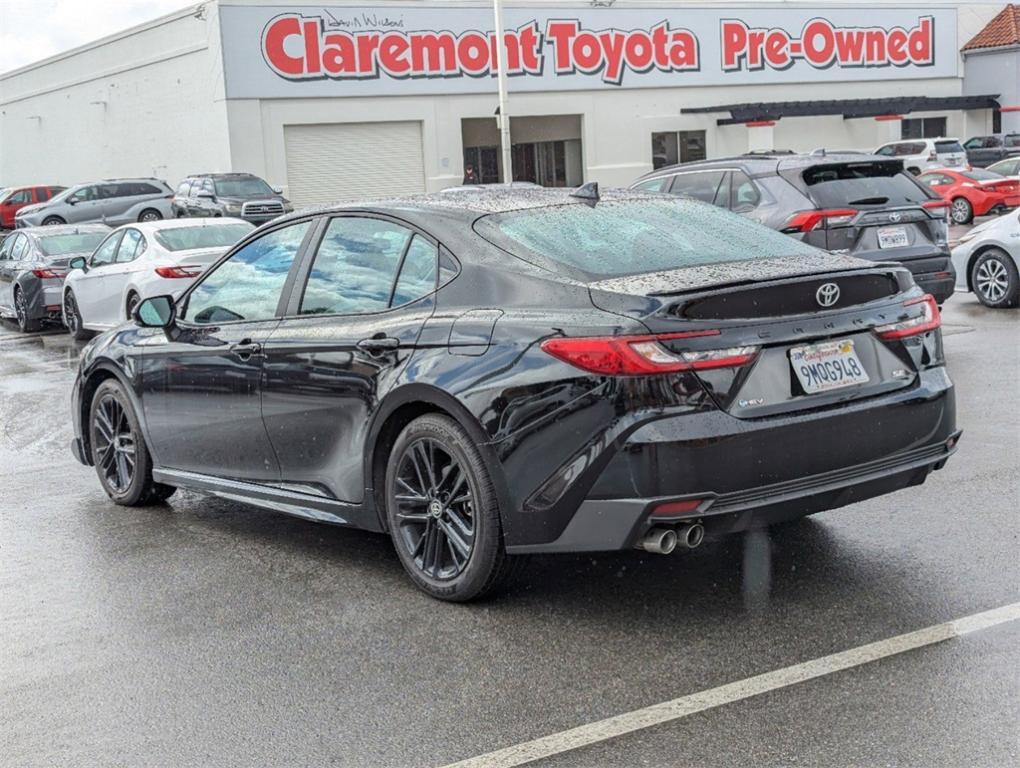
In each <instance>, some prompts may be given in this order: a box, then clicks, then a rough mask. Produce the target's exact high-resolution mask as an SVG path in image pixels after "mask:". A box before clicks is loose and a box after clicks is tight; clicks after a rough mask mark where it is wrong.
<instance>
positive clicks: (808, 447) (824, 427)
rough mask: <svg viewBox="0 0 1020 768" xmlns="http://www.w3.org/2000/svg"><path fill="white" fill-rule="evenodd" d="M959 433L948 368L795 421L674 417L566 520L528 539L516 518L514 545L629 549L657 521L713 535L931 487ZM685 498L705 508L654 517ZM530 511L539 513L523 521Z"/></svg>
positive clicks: (636, 440) (619, 456) (636, 437)
mask: <svg viewBox="0 0 1020 768" xmlns="http://www.w3.org/2000/svg"><path fill="white" fill-rule="evenodd" d="M876 425H881V429H876ZM958 438H959V432H957V430H956V414H955V401H954V393H953V385H952V382H951V381H950V379H949V377H948V375H947V373H946V371H945V369H944V368H943V367H939V368H934V369H929V370H926V371H924V372H923V373H922V374H921V375H920V376H919V378H918V382H917V384H916V386H911V387H909V388H905V389H903V390H899V391H897V392H894V393H891V394H889V395H884V396H880V397H873V398H867V399H866V400H861V401H857V402H855V403H846V404H842V405H839V406H834V407H830V408H824V409H816V410H813V411H803V412H800V413H797V414H793V415H788V416H782V417H774V418H773V417H769V418H757V419H737V418H734V417H732V416H730V415H729V414H727V413H723V412H719V411H714V412H699V413H693V414H686V415H678V416H670V417H666V418H663V419H659V420H656V421H652V422H650V423H648V424H647V425H646V426H644V427H642V428H640V429H638V430H637V431H636V432H634V433H633V434H632V435H631V436H630V437H629V438H628V440H627V442H626V443H625V444H624V445H623V446H622V447H621V448H620V450H619V451H617V453H616V455H615V456H614V457H613V458H612V459H611V460H609V461H608V463H607V464H606V466H605V467H604V469H603V470H602V471H601V473H600V475H599V477H598V479H597V481H596V482H595V483H594V484H593V486H592V487H591V488H590V489H589V490H588V492H587V494H586V497H585V498H584V499H583V501H581V502H580V504H579V505H577V506H576V507H575V510H574V511H573V514H571V515H570V516H569V517H567V519H566V522H565V524H563V525H562V526H560V527H558V529H557V530H554V531H550V530H549V528H548V527H546V529H545V532H546V534H547V535H543V536H536V537H534V538H532V539H531V540H528V537H526V536H521V535H520V534H521V533H523V532H522V531H521V527H522V526H521V525H520V524H521V523H524V525H525V526H526V519H525V520H520V521H517V523H518V524H517V525H516V526H515V527H516V528H517V533H518V535H517V536H515V537H514V539H515V540H513V541H508V547H507V549H508V551H511V552H518V553H528V552H535V553H537V552H571V551H602V550H618V549H629V548H631V547H633V546H634V545H635V543H636V541H637V540H638V539H639V538H640V537H641V535H643V533H644V532H645V531H646V530H647V529H648V528H649V527H651V526H652V525H678V524H681V523H683V522H684V521H690V520H701V521H702V522H703V523H704V524H705V527H706V529H707V531H708V532H709V533H710V534H711V533H714V532H727V531H736V530H741V529H742V528H748V527H752V526H755V525H763V524H768V523H771V522H776V521H779V520H782V519H789V518H793V517H798V516H801V515H805V514H811V513H814V512H820V511H823V510H826V509H833V508H836V507H840V506H844V505H846V504H851V503H854V502H857V501H861V500H864V499H867V498H872V497H874V496H879V495H882V494H885V493H890V492H893V491H896V490H900V489H902V488H906V487H909V486H911V485H916V484H919V483H921V482H924V480H925V478H926V477H927V476H928V474H929V473H930V472H931V471H932V470H933V469H939V468H941V467H942V465H943V464H944V463H945V461H946V459H947V458H948V457H949V456H950V455H951V454H952V453H953V452H954V451H955V449H956V442H957V440H958ZM685 500H687V501H690V500H697V501H698V502H699V503H698V504H697V506H696V507H695V508H693V509H691V510H690V511H685V512H683V513H682V514H678V515H675V516H668V517H666V516H655V518H654V519H652V511H653V510H654V509H655V508H656V507H658V506H659V505H661V504H663V503H665V502H674V501H685ZM530 514H541V513H540V512H538V511H537V510H536V511H535V512H528V511H525V512H524V513H523V514H522V517H523V518H526V517H527V516H528V515H530ZM549 534H551V535H549Z"/></svg>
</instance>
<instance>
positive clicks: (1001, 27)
mask: <svg viewBox="0 0 1020 768" xmlns="http://www.w3.org/2000/svg"><path fill="white" fill-rule="evenodd" d="M1018 44H1020V8H1018V7H1017V6H1016V5H1015V4H1014V3H1010V4H1009V5H1007V6H1006V7H1005V8H1003V9H1002V10H1001V11H1000V12H999V14H998V15H997V16H996V17H995V18H994V19H992V20H991V21H990V22H988V24H986V25H985V28H984V29H982V30H981V31H980V32H978V33H977V34H976V35H974V37H972V38H971V39H970V42H968V43H967V44H966V45H965V46H963V48H962V49H961V50H964V51H970V50H973V49H975V48H1002V47H1004V46H1007V45H1018Z"/></svg>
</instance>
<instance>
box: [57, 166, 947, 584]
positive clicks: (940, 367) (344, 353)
mask: <svg viewBox="0 0 1020 768" xmlns="http://www.w3.org/2000/svg"><path fill="white" fill-rule="evenodd" d="M939 325H940V316H939V310H938V307H937V305H936V302H935V300H934V299H933V298H932V297H931V296H930V295H927V294H925V293H924V292H923V291H922V290H921V289H920V288H918V287H917V286H916V285H915V284H914V282H913V280H912V278H911V276H910V273H909V272H908V271H907V270H906V269H904V268H903V267H902V266H899V265H896V264H876V263H875V262H873V261H863V260H858V259H856V258H853V257H849V256H846V255H839V254H831V253H827V252H823V251H820V250H817V249H816V248H813V247H811V246H809V245H807V244H805V243H801V242H798V241H796V240H794V239H792V238H789V237H787V236H785V235H783V234H781V233H779V232H775V231H773V230H770V229H767V228H765V227H763V226H760V225H758V224H755V223H753V222H751V221H748V220H746V219H744V218H742V217H740V216H737V215H735V214H732V213H729V212H727V211H724V210H720V209H719V208H716V207H714V206H712V205H708V204H705V203H702V202H699V201H695V200H689V199H677V198H671V197H666V196H662V195H657V194H646V193H640V192H633V191H627V192H624V191H608V192H603V193H601V194H600V193H599V190H598V188H597V185H594V184H589V185H585V186H584V187H582V188H580V189H578V190H574V191H570V190H530V189H528V190H524V189H514V188H504V189H498V190H494V191H491V192H488V191H486V192H470V193H467V192H465V193H457V192H454V193H449V194H443V195H433V196H423V197H416V198H408V199H396V200H390V201H384V202H372V203H367V202H366V203H361V204H350V205H343V206H338V207H333V208H328V209H322V210H316V211H310V212H302V213H298V214H294V215H291V216H288V217H285V218H282V219H279V220H276V221H274V222H272V223H271V224H269V225H266V226H264V227H262V228H260V229H258V230H256V231H255V232H253V233H252V234H250V235H249V236H247V237H246V238H244V239H243V240H242V241H241V242H240V243H238V244H237V245H236V246H234V247H233V248H232V249H231V250H230V251H229V252H228V253H227V254H225V255H224V256H223V257H222V258H221V259H220V260H219V261H218V262H216V264H214V265H213V266H212V267H211V268H209V269H208V270H207V271H206V272H204V273H203V274H202V276H201V277H200V278H199V279H198V280H197V281H196V282H195V283H194V284H193V285H192V286H190V287H189V289H188V290H187V291H186V292H184V293H183V294H182V295H181V296H180V297H179V298H177V299H174V298H172V297H170V296H158V297H150V298H148V299H146V300H145V301H143V302H141V303H140V304H139V306H138V307H137V308H136V309H135V311H134V321H133V322H132V323H129V324H127V325H123V326H121V327H119V328H116V329H113V330H111V331H108V332H106V333H104V334H103V335H101V336H99V337H98V338H96V339H95V340H93V341H92V342H91V343H90V344H89V345H88V346H87V347H86V348H85V350H84V351H83V354H82V356H81V363H80V369H79V371H78V376H77V380H76V384H75V390H74V392H75V395H74V405H73V413H74V422H75V433H76V437H75V439H74V441H73V444H72V450H73V451H74V453H75V456H76V457H77V458H78V460H79V461H81V462H82V463H85V464H88V465H93V466H95V468H96V471H97V474H98V477H99V482H100V483H101V484H102V487H103V489H104V490H105V492H106V493H107V494H108V495H109V497H110V498H111V499H112V500H113V501H114V502H115V503H117V504H121V505H125V506H135V505H143V504H153V503H158V502H161V501H163V500H165V499H167V498H169V497H170V496H171V495H172V494H173V493H174V491H175V489H177V488H187V489H192V490H198V491H205V492H209V493H213V494H218V495H220V496H223V497H226V498H229V499H233V500H240V501H245V502H249V503H251V504H253V505H258V506H261V507H266V508H270V509H273V510H277V511H280V512H285V513H289V514H293V515H298V516H302V517H306V518H310V519H313V520H318V521H325V522H331V523H336V524H340V525H347V526H355V527H359V528H363V529H368V530H371V531H379V532H385V533H387V534H388V535H389V536H391V537H392V540H393V544H394V546H395V548H396V552H397V554H398V556H399V559H400V561H401V563H402V564H403V566H404V568H405V569H406V570H407V572H408V573H409V574H410V577H411V579H413V581H414V582H415V583H416V584H417V585H418V586H419V587H420V588H422V589H423V590H425V591H426V592H428V593H429V594H431V595H433V596H435V597H438V598H442V599H446V600H468V599H471V598H475V597H479V596H481V595H483V594H485V593H487V592H489V591H491V590H493V589H494V588H495V587H496V586H497V585H499V584H500V583H501V582H502V581H503V580H504V579H505V578H506V577H507V575H508V574H509V573H510V572H511V571H512V569H513V566H514V565H515V564H516V563H517V562H519V561H520V559H521V558H520V556H521V555H525V554H528V553H553V552H579V551H599V550H627V549H642V550H645V551H650V552H657V553H669V552H671V551H673V550H674V549H675V548H683V547H693V546H697V545H698V544H699V543H700V542H701V540H702V537H703V536H704V535H705V534H706V533H707V534H710V535H713V536H716V535H722V534H725V533H728V532H734V531H740V530H744V529H747V528H749V527H755V526H762V525H768V524H771V523H775V522H780V521H786V520H791V519H795V518H798V517H803V516H805V515H810V514H812V513H815V512H819V511H822V510H827V509H832V508H835V507H840V506H843V505H847V504H850V503H853V502H857V501H861V500H862V499H867V498H871V497H875V496H878V495H881V494H886V493H890V492H893V491H897V490H900V489H904V488H907V487H910V486H914V485H917V484H919V483H922V482H924V481H925V479H926V478H927V477H928V475H929V473H930V472H931V471H932V470H934V469H939V468H941V467H942V466H943V464H944V463H945V462H946V460H947V458H948V457H949V456H950V455H951V454H952V453H953V451H954V450H955V448H956V443H957V440H958V436H959V433H958V431H957V429H956V424H955V408H954V399H953V385H952V382H951V381H950V378H949V376H948V374H947V372H946V368H945V364H944V359H943V350H942V338H941V332H940V328H939Z"/></svg>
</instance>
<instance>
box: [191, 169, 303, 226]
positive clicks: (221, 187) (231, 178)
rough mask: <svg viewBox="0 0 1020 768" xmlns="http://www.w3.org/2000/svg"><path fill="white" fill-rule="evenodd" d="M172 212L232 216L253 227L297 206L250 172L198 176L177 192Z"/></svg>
mask: <svg viewBox="0 0 1020 768" xmlns="http://www.w3.org/2000/svg"><path fill="white" fill-rule="evenodd" d="M172 205H173V213H174V216H176V217H178V218H184V217H189V216H233V217H234V218H238V219H244V220H245V221H250V222H251V223H252V224H255V225H258V224H264V223H265V222H267V221H269V220H271V219H275V218H276V217H277V216H282V215H283V214H285V213H290V212H291V211H293V210H294V207H293V206H292V205H291V204H290V201H289V200H287V199H286V198H285V197H283V195H282V194H281V191H280V190H279V189H274V188H273V187H271V186H269V185H268V184H267V183H266V182H265V181H263V180H262V179H260V178H259V177H258V176H255V175H254V174H251V173H196V174H194V175H192V176H188V177H187V178H186V179H185V180H184V181H182V182H181V183H180V184H179V185H178V187H177V191H176V192H175V193H174V199H173V203H172Z"/></svg>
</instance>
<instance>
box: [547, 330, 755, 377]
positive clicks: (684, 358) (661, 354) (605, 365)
mask: <svg viewBox="0 0 1020 768" xmlns="http://www.w3.org/2000/svg"><path fill="white" fill-rule="evenodd" d="M718 335H719V331H692V332H690V333H666V334H659V335H654V336H652V335H650V336H605V337H598V338H592V337H577V338H569V337H568V338H555V339H546V340H545V341H543V342H542V350H543V351H544V352H546V353H547V354H550V355H552V356H553V357H555V358H557V359H558V360H562V361H563V362H565V363H569V364H570V365H573V366H574V367H576V368H580V369H581V370H583V371H588V372H590V373H599V374H603V375H606V376H644V375H649V374H657V373H676V372H679V371H707V370H711V369H714V368H736V367H739V366H741V365H747V363H749V362H751V361H752V360H753V359H754V357H755V355H757V354H758V347H729V348H725V349H710V350H697V351H695V350H691V351H684V352H680V353H675V352H671V351H670V350H668V349H666V348H665V347H664V346H662V342H663V341H672V340H675V339H688V338H695V337H699V336H718Z"/></svg>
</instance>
